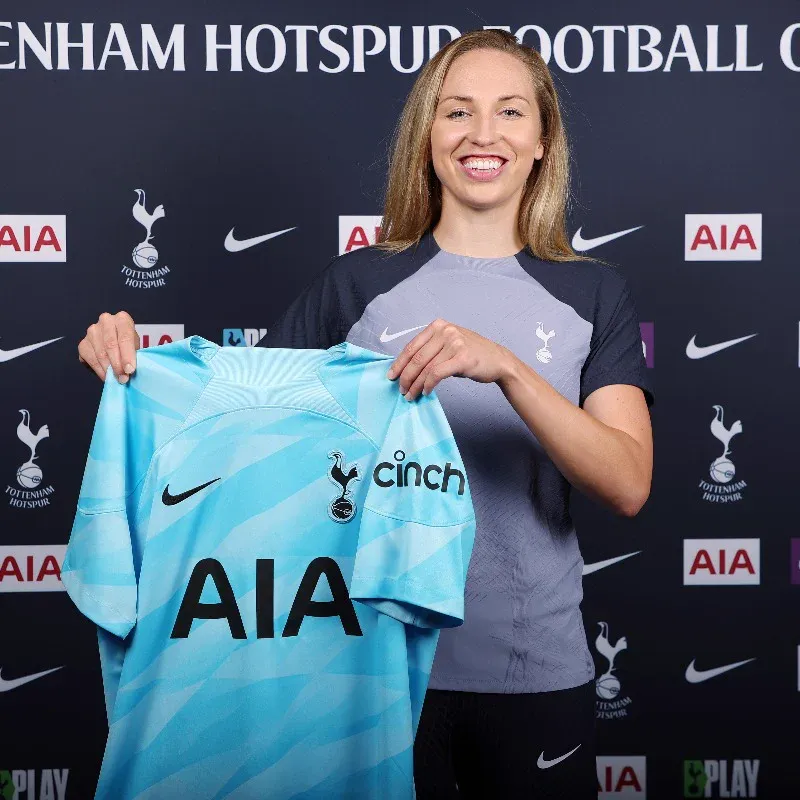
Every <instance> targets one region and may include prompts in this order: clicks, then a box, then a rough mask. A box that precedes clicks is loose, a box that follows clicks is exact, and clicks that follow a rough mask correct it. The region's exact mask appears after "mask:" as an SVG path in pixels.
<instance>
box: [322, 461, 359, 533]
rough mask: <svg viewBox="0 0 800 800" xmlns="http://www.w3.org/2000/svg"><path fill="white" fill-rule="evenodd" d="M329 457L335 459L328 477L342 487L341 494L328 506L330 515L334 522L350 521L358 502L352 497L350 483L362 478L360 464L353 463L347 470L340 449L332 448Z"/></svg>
mask: <svg viewBox="0 0 800 800" xmlns="http://www.w3.org/2000/svg"><path fill="white" fill-rule="evenodd" d="M328 458H332V459H333V466H331V468H330V469H329V470H328V477H329V478H330V479H331V481H333V483H335V484H336V485H337V486H338V487H339V488H340V489H341V494H338V495H337V496H336V497H334V498H333V500H331V502H330V505H329V506H328V516H329V517H330V518H331V519H332V520H333V521H334V522H350V520H351V519H353V517H354V516H355V514H356V504H355V503H354V502H353V500H352V499H351V497H350V484H351V483H352V482H353V481H360V480H361V475H360V474H359V471H358V464H353V466H352V467H350V469H349V470H347V471H346V472H345V470H346V469H347V467H346V466H345V463H344V455H343V454H342V453H340V452H339V451H338V450H331V452H330V453H328Z"/></svg>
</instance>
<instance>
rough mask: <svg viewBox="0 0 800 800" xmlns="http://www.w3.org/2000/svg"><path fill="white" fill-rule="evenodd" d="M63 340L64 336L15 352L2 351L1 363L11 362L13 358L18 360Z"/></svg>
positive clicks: (18, 349)
mask: <svg viewBox="0 0 800 800" xmlns="http://www.w3.org/2000/svg"><path fill="white" fill-rule="evenodd" d="M63 338H64V337H63V336H59V337H58V339H48V340H47V341H46V342H37V343H36V344H29V345H26V346H25V347H17V348H16V349H15V350H0V363H2V362H3V361H11V359H12V358H17V356H24V355H25V353H30V352H31V351H33V350H38V349H39V348H40V347H44V346H45V345H46V344H52V343H53V342H57V341H58V340H59V339H63Z"/></svg>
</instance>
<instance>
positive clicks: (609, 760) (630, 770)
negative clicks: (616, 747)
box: [597, 756, 647, 800]
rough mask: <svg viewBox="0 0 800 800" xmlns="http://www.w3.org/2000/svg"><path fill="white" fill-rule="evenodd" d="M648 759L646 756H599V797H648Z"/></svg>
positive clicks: (642, 799) (643, 799)
mask: <svg viewBox="0 0 800 800" xmlns="http://www.w3.org/2000/svg"><path fill="white" fill-rule="evenodd" d="M646 762H647V759H646V758H645V757H644V756H597V796H598V797H636V798H639V800H645V797H646V796H647V763H646Z"/></svg>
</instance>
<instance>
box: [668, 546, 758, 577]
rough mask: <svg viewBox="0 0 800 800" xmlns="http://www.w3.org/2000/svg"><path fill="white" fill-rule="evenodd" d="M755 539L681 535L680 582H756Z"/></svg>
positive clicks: (756, 555) (756, 550)
mask: <svg viewBox="0 0 800 800" xmlns="http://www.w3.org/2000/svg"><path fill="white" fill-rule="evenodd" d="M760 582H761V549H760V540H759V539H684V540H683V585H684V586H757V585H758V584H759V583H760Z"/></svg>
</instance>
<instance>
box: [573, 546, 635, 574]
mask: <svg viewBox="0 0 800 800" xmlns="http://www.w3.org/2000/svg"><path fill="white" fill-rule="evenodd" d="M641 552H642V551H641V550H637V551H636V552H635V553H626V554H625V555H624V556H617V557H616V558H607V559H606V560H605V561H595V562H594V564H584V565H583V574H584V575H589V574H591V573H592V572H597V570H599V569H605V568H606V567H610V566H611V565H612V564H617V563H619V562H620V561H624V560H625V559H626V558H630V557H631V556H638V555H639V553H641Z"/></svg>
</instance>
